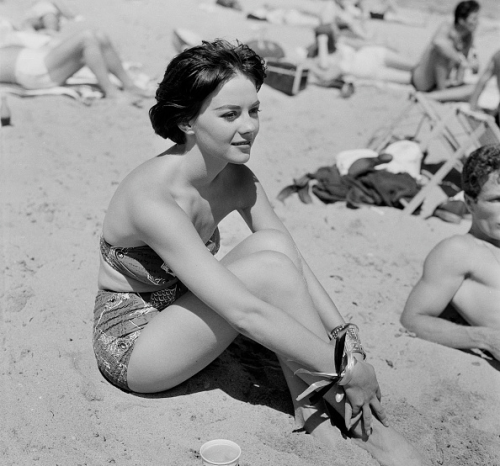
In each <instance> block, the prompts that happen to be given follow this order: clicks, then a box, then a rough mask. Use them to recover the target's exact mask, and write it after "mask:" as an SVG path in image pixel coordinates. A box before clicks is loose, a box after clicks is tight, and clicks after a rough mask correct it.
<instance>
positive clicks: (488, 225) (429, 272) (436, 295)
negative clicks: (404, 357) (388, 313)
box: [401, 144, 500, 361]
mask: <svg viewBox="0 0 500 466" xmlns="http://www.w3.org/2000/svg"><path fill="white" fill-rule="evenodd" d="M462 184H463V190H464V194H465V202H466V204H467V207H468V209H469V211H470V213H471V214H472V225H471V228H470V230H469V232H468V233H467V234H464V235H455V236H453V237H451V238H447V239H445V240H443V241H441V242H440V243H439V244H438V245H437V246H436V247H435V248H434V249H433V250H432V251H431V252H430V253H429V255H428V256H427V258H426V260H425V263H424V269H423V274H422V277H421V278H420V280H419V282H418V283H417V284H416V286H415V288H413V290H412V292H411V293H410V296H409V297H408V300H407V302H406V306H405V308H404V311H403V314H402V316H401V323H402V324H403V325H404V326H405V327H406V328H407V329H408V330H410V331H412V332H415V333H416V334H417V336H419V337H421V338H423V339H425V340H431V341H434V342H436V343H440V344H442V345H446V346H450V347H452V348H462V349H472V348H478V349H481V350H485V351H488V352H489V353H491V355H492V356H493V357H494V358H495V359H497V360H499V361H500V144H492V145H487V146H483V147H481V148H479V149H477V150H475V151H474V152H473V153H472V154H471V155H470V156H469V157H468V159H467V160H466V162H465V165H464V168H463V172H462ZM449 304H451V305H452V306H453V308H454V309H455V310H456V311H457V312H458V313H459V314H460V315H461V316H462V317H463V318H464V319H465V320H466V321H467V322H468V323H469V324H470V326H467V325H459V324H456V323H453V322H450V321H448V320H445V319H443V318H440V314H441V313H442V312H443V311H444V310H445V308H446V307H447V306H448V305H449Z"/></svg>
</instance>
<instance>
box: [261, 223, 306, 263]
mask: <svg viewBox="0 0 500 466" xmlns="http://www.w3.org/2000/svg"><path fill="white" fill-rule="evenodd" d="M253 237H254V240H255V242H256V245H257V248H258V250H259V251H269V252H277V253H280V254H283V255H284V256H286V257H287V258H288V259H289V260H291V261H292V262H293V264H294V265H295V267H296V268H297V269H298V270H301V268H302V265H301V258H300V254H299V251H298V249H297V246H296V245H295V243H294V242H293V240H292V238H291V237H290V236H289V235H287V234H286V233H283V232H282V231H279V230H273V229H269V230H260V231H258V232H256V233H254V234H253Z"/></svg>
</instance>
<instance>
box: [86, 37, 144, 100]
mask: <svg viewBox="0 0 500 466" xmlns="http://www.w3.org/2000/svg"><path fill="white" fill-rule="evenodd" d="M95 36H96V39H97V40H98V41H99V45H100V47H101V52H102V54H103V56H104V59H105V62H106V65H107V67H108V70H109V72H110V73H112V74H113V75H115V76H116V77H117V78H118V79H119V80H120V81H121V83H122V84H123V88H124V89H125V90H127V91H130V92H134V93H140V94H143V93H144V91H142V89H140V88H138V87H137V86H136V85H135V83H134V82H133V81H132V79H131V78H130V76H129V75H128V73H127V72H126V71H125V69H124V68H123V64H122V61H121V59H120V57H119V56H118V52H117V51H116V49H115V48H114V46H113V44H112V43H111V40H110V39H109V37H108V36H107V35H106V34H104V33H102V32H96V33H95Z"/></svg>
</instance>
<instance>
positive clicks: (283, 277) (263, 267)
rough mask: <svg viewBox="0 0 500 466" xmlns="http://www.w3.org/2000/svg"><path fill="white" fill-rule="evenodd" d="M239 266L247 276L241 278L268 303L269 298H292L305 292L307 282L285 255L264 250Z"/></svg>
mask: <svg viewBox="0 0 500 466" xmlns="http://www.w3.org/2000/svg"><path fill="white" fill-rule="evenodd" d="M239 264H241V265H242V266H243V268H244V271H243V273H242V274H243V275H246V276H241V278H242V279H243V281H244V282H245V284H246V285H247V286H248V287H249V288H250V289H251V291H252V292H253V293H255V294H256V295H258V296H260V297H261V299H264V300H266V301H267V298H272V299H275V298H276V297H278V296H289V297H291V296H295V294H296V293H303V291H304V286H305V281H304V279H303V277H302V275H301V273H300V272H299V270H298V269H297V267H296V265H295V263H294V262H293V261H292V260H291V259H290V258H289V257H288V256H287V255H286V254H284V253H281V252H278V251H273V250H263V251H259V252H256V253H254V254H252V255H251V256H249V257H248V260H243V261H242V262H241V263H239ZM237 267H238V266H237ZM229 268H232V267H231V266H229ZM237 274H238V273H237Z"/></svg>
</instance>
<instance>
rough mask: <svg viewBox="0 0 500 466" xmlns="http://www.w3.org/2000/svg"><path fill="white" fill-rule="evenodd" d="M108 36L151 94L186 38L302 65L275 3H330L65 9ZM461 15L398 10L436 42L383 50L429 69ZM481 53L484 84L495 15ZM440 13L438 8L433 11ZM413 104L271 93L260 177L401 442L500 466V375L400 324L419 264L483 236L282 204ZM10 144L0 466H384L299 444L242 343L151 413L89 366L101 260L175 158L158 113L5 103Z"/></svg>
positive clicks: (393, 89)
mask: <svg viewBox="0 0 500 466" xmlns="http://www.w3.org/2000/svg"><path fill="white" fill-rule="evenodd" d="M66 3H67V4H68V5H69V6H71V7H72V8H73V9H74V10H75V11H77V12H78V13H80V14H81V15H83V16H84V17H85V19H86V22H87V23H88V24H89V25H90V26H92V27H95V28H97V29H101V30H104V31H106V32H107V33H108V34H109V36H110V37H111V39H112V40H113V43H114V44H115V45H116V47H117V49H118V50H119V53H120V55H121V57H122V59H123V60H125V61H128V62H131V63H139V64H140V65H141V71H142V72H144V73H145V74H146V75H148V76H149V77H150V78H151V81H152V82H158V80H160V79H161V77H162V74H163V72H164V69H165V67H166V64H167V63H168V60H169V59H170V58H171V57H173V56H174V55H175V53H176V52H175V49H174V46H173V41H172V34H173V31H174V29H175V28H185V29H189V30H192V31H195V32H196V33H197V34H199V35H200V36H201V37H203V38H204V39H214V38H217V37H223V38H227V39H231V40H232V39H235V38H238V39H240V40H241V41H247V40H250V39H252V38H254V37H256V36H257V35H258V34H259V32H258V29H259V28H262V27H264V28H265V29H266V31H265V34H266V37H267V38H268V39H271V40H274V41H277V42H278V43H280V44H282V45H283V47H284V48H285V49H286V50H287V51H290V53H293V51H295V50H296V49H297V47H304V46H307V45H309V44H310V43H311V42H312V40H313V32H312V31H311V29H310V28H307V27H300V26H293V25H272V24H269V23H264V22H259V21H252V20H249V19H247V18H246V14H247V13H248V12H250V11H252V10H253V9H255V8H257V7H259V6H262V5H263V4H264V3H267V4H270V5H273V6H279V7H284V6H286V7H289V8H291V7H298V8H307V9H308V10H310V11H317V10H318V9H319V7H320V6H321V3H322V2H321V1H320V0H302V1H298V0H290V1H285V0H268V1H267V2H263V1H258V0H248V1H246V0H241V3H242V5H243V10H244V11H236V10H232V9H228V8H223V7H220V6H218V5H215V2H214V1H208V0H184V1H181V0H163V1H161V0H106V1H105V2H104V1H102V0H79V1H77V0H66ZM455 3H456V2H454V1H451V0H442V1H441V2H439V6H435V5H434V2H432V1H431V0H428V1H426V2H421V1H417V0H404V1H403V0H401V2H400V4H401V5H402V6H404V7H405V8H417V7H418V8H420V10H418V12H417V13H418V14H424V15H425V17H426V18H427V24H426V26H425V27H419V28H417V27H409V26H404V25H400V24H392V23H385V22H382V21H378V22H377V21H374V22H372V23H373V24H372V23H370V27H372V28H374V31H376V33H377V34H378V36H379V37H384V38H387V40H388V41H391V43H393V44H394V46H395V47H397V48H399V49H400V51H401V52H402V53H405V54H406V55H407V56H408V57H413V58H414V59H415V60H416V59H417V58H418V56H419V54H420V53H421V51H422V50H423V48H424V47H425V45H426V43H427V41H428V40H429V37H430V35H431V34H432V32H433V31H434V30H435V29H436V27H437V25H438V24H439V23H440V22H441V21H443V20H444V19H448V18H451V12H452V11H453V9H454V6H455ZM30 4H31V2H30V1H29V0H3V1H0V15H5V16H9V17H13V18H20V17H21V15H22V14H23V11H24V9H25V8H27V7H28V6H29V5H30ZM482 4H483V13H484V14H483V21H482V22H481V25H480V27H479V30H478V33H477V45H478V47H477V48H478V52H479V59H480V62H481V63H482V64H484V63H485V62H486V60H487V59H488V58H489V57H490V56H491V55H492V53H493V52H494V51H495V50H496V49H497V48H498V37H500V7H499V5H498V0H490V1H489V2H486V1H484V2H482ZM433 5H434V6H433ZM409 92H410V87H409V86H403V85H398V86H396V85H387V84H382V83H372V84H366V83H363V84H362V85H358V86H357V87H356V92H355V93H354V94H353V95H352V96H351V97H350V98H348V99H343V98H341V97H340V95H339V91H338V90H337V89H326V88H320V87H317V86H312V85H311V86H308V87H307V88H306V89H305V90H304V91H302V92H300V93H299V94H298V95H296V96H293V97H290V96H287V95H285V94H283V93H281V92H279V91H277V90H275V89H272V88H270V87H268V86H266V85H264V86H263V87H262V89H261V91H260V94H259V95H260V100H261V102H262V113H261V114H260V115H261V132H260V135H259V138H258V140H257V142H256V144H255V146H254V148H253V149H252V158H251V161H250V163H249V165H250V167H251V168H252V169H253V170H254V171H255V173H256V174H257V176H258V177H259V179H260V180H261V182H262V184H263V185H264V187H265V188H266V190H267V193H268V195H269V197H270V199H271V201H272V203H273V204H274V206H275V209H276V211H277V213H278V215H279V216H280V218H281V219H282V220H283V221H284V223H285V224H286V225H287V226H288V228H289V229H290V231H291V233H292V235H293V236H294V238H295V240H296V242H297V244H298V246H299V248H300V250H301V251H302V253H303V255H304V256H305V258H306V259H307V261H308V263H309V264H310V265H311V268H312V269H313V270H314V271H315V273H316V274H317V276H318V278H319V279H320V281H321V282H322V283H323V285H324V286H325V288H326V290H327V291H328V292H329V293H330V295H331V296H332V297H333V299H334V301H335V303H336V304H337V306H338V307H339V309H340V311H341V313H342V314H343V316H344V318H345V319H346V320H349V321H352V322H354V323H356V324H358V326H359V327H360V332H361V338H362V341H363V343H364V346H365V348H366V350H367V354H368V358H369V362H370V363H371V364H373V366H374V367H375V370H376V371H377V376H378V380H379V383H380V386H381V388H382V392H383V396H384V398H383V403H384V406H385V408H386V410H387V412H388V414H389V417H390V422H391V423H392V425H394V426H395V427H396V428H397V429H399V430H400V431H401V432H403V433H404V435H405V436H406V437H407V438H408V439H410V440H411V441H412V442H413V443H414V444H415V445H416V446H417V448H418V449H419V450H420V451H421V452H422V454H423V455H424V456H425V457H426V458H428V460H429V464H432V465H449V466H471V465H477V466H495V465H497V466H498V465H500V436H499V434H500V363H498V362H495V361H493V360H491V359H489V358H488V357H487V356H486V355H481V354H479V353H475V352H465V351H459V350H455V349H450V348H446V347H444V346H440V345H437V344H434V343H430V342H426V341H422V340H420V339H417V338H415V337H414V336H412V335H411V334H409V333H408V332H406V331H405V329H404V328H402V326H401V324H400V323H399V317H400V315H401V312H402V310H403V307H404V304H405V301H406V298H407V296H408V293H409V292H410V290H411V287H412V286H413V285H414V284H415V283H416V281H417V280H418V278H419V276H420V273H421V268H422V263H423V260H424V258H425V257H426V255H427V253H428V252H429V251H430V249H431V248H432V247H433V246H434V245H435V244H436V243H437V242H438V241H440V240H441V239H443V238H446V237H449V236H451V235H455V234H459V233H465V232H466V231H467V230H468V228H469V222H468V221H467V220H463V221H462V222H461V223H460V224H452V223H446V222H444V221H442V220H440V219H438V218H436V217H432V218H429V219H427V220H424V219H422V218H419V217H416V216H407V215H404V214H403V213H402V211H400V210H398V209H394V208H389V207H362V208H360V209H356V210H353V209H348V208H346V206H345V203H342V202H339V203H336V204H330V205H326V204H323V203H322V202H321V201H319V199H317V198H315V199H314V202H313V203H312V204H307V205H306V204H303V203H301V202H300V200H299V199H298V197H297V196H291V197H290V198H288V199H287V200H286V201H285V202H284V203H281V202H279V201H278V200H276V196H277V194H278V193H279V191H280V190H281V189H282V188H283V187H285V186H286V185H288V184H290V183H291V182H292V181H293V179H294V178H298V177H300V176H302V175H304V174H305V173H307V172H313V171H315V170H317V168H319V167H320V166H324V165H332V164H333V163H334V161H335V156H336V154H337V153H339V152H340V151H342V150H347V149H356V148H363V147H366V145H367V143H368V141H369V140H370V138H371V136H372V135H373V134H374V133H375V132H376V131H377V130H378V129H379V128H380V127H381V126H382V125H384V124H388V123H389V122H390V121H391V119H392V118H393V117H394V116H395V115H396V114H397V112H398V111H400V110H401V108H403V106H404V105H405V104H406V102H407V99H408V95H409ZM8 103H9V106H10V108H11V112H12V126H7V127H2V128H0V160H1V166H0V173H1V179H0V190H1V194H0V197H1V207H2V218H1V240H2V253H1V256H0V263H1V264H2V270H3V277H2V281H1V288H0V296H1V300H0V306H1V307H0V311H1V313H0V325H1V327H0V328H1V330H0V336H1V358H0V361H1V368H0V374H1V379H0V380H1V383H0V396H1V399H2V401H1V402H0V418H1V422H2V428H1V429H0V464H2V465H5V466H10V465H15V466H24V465H40V466H55V465H59V466H73V465H75V466H76V465H82V466H83V465H87V466H102V465H108V464H116V465H119V466H132V465H134V466H135V465H137V466H145V465H151V466H161V465H165V466H167V465H168V466H188V465H189V466H190V465H193V466H194V465H201V459H200V457H199V454H198V451H199V448H200V446H201V445H202V444H203V443H204V442H206V441H208V440H211V439H214V438H227V439H231V440H233V441H235V442H237V443H238V444H239V445H240V446H241V448H242V451H243V453H242V456H241V460H240V465H241V466H267V465H269V466H271V465H280V466H326V465H328V466H332V465H337V466H347V465H353V466H368V465H370V466H375V465H376V464H377V463H376V462H375V461H374V460H373V459H372V458H371V457H370V456H369V455H368V454H367V453H365V452H364V451H362V450H360V449H359V448H357V447H356V446H353V445H352V444H351V442H350V440H348V439H344V438H342V436H341V434H340V432H339V433H338V442H337V443H338V448H337V449H336V450H335V451H333V452H332V451H329V450H327V449H326V448H324V447H322V446H321V445H320V444H318V443H317V442H316V441H315V440H314V438H313V437H312V436H310V435H307V434H305V433H304V432H302V431H300V430H298V429H297V426H295V425H294V418H293V413H292V408H291V402H290V401H289V396H288V393H287V388H286V384H285V381H284V379H283V376H282V375H281V372H280V370H279V365H278V364H277V360H276V358H275V356H274V355H273V354H272V353H271V352H270V351H268V350H266V349H264V348H262V347H260V346H259V345H257V344H255V343H252V342H251V341H249V340H246V339H244V338H241V337H240V338H238V339H237V340H236V341H235V343H234V344H233V345H231V347H230V348H229V349H228V351H226V352H225V353H224V354H223V355H222V356H221V357H220V358H219V359H218V360H216V361H215V362H214V363H213V364H212V365H210V366H209V367H208V368H207V369H206V370H204V371H203V372H202V373H200V374H198V375H197V376H195V377H194V378H192V379H191V380H189V381H188V382H186V383H184V384H182V385H181V386H179V387H177V388H175V389H173V390H171V391H168V392H165V393H160V394H157V395H154V396H137V395H134V394H129V393H125V392H122V391H120V390H119V389H117V388H115V387H113V386H112V385H110V384H109V383H108V382H107V381H106V380H105V379H104V378H103V377H102V376H101V374H100V373H99V371H98V369H97V366H96V363H95V359H94V354H93V352H92V319H93V314H92V310H93V305H94V299H95V293H96V289H97V271H98V264H99V258H98V252H99V251H98V240H99V235H100V233H101V225H102V221H103V218H104V214H105V211H106V208H107V205H108V202H109V200H110V198H111V196H112V194H113V192H114V190H115V189H116V186H117V185H118V183H119V182H120V181H121V180H122V179H123V177H124V176H125V175H126V174H127V173H128V172H129V171H130V170H131V169H133V168H134V167H136V166H137V165H138V164H140V163H141V162H142V161H145V160H147V159H149V158H151V157H153V156H155V155H157V154H158V153H160V152H162V151H163V150H165V149H166V148H167V147H169V146H170V145H171V143H170V142H168V141H165V140H163V139H161V138H160V137H158V136H156V135H155V134H154V133H153V130H152V129H151V126H150V123H149V118H148V110H149V107H150V106H151V105H152V104H153V100H150V101H148V100H146V101H144V105H142V106H137V107H136V106H131V105H126V104H124V103H119V104H112V103H110V102H108V101H106V100H105V99H103V100H98V101H95V102H94V103H93V104H92V105H89V106H86V105H83V104H82V103H80V102H77V101H75V100H73V99H71V98H68V97H66V96H43V97H36V98H20V97H16V96H9V97H8ZM220 230H221V236H222V248H221V251H220V252H219V255H218V257H222V256H223V255H224V253H225V252H227V251H228V250H229V249H230V248H232V247H233V246H234V245H235V244H236V243H237V242H239V241H240V240H241V239H242V238H243V237H244V236H245V235H247V234H248V231H247V229H246V226H245V225H244V224H243V221H242V220H241V219H240V218H238V217H237V216H230V217H228V218H226V219H225V220H224V221H223V223H222V224H221V226H220Z"/></svg>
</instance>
